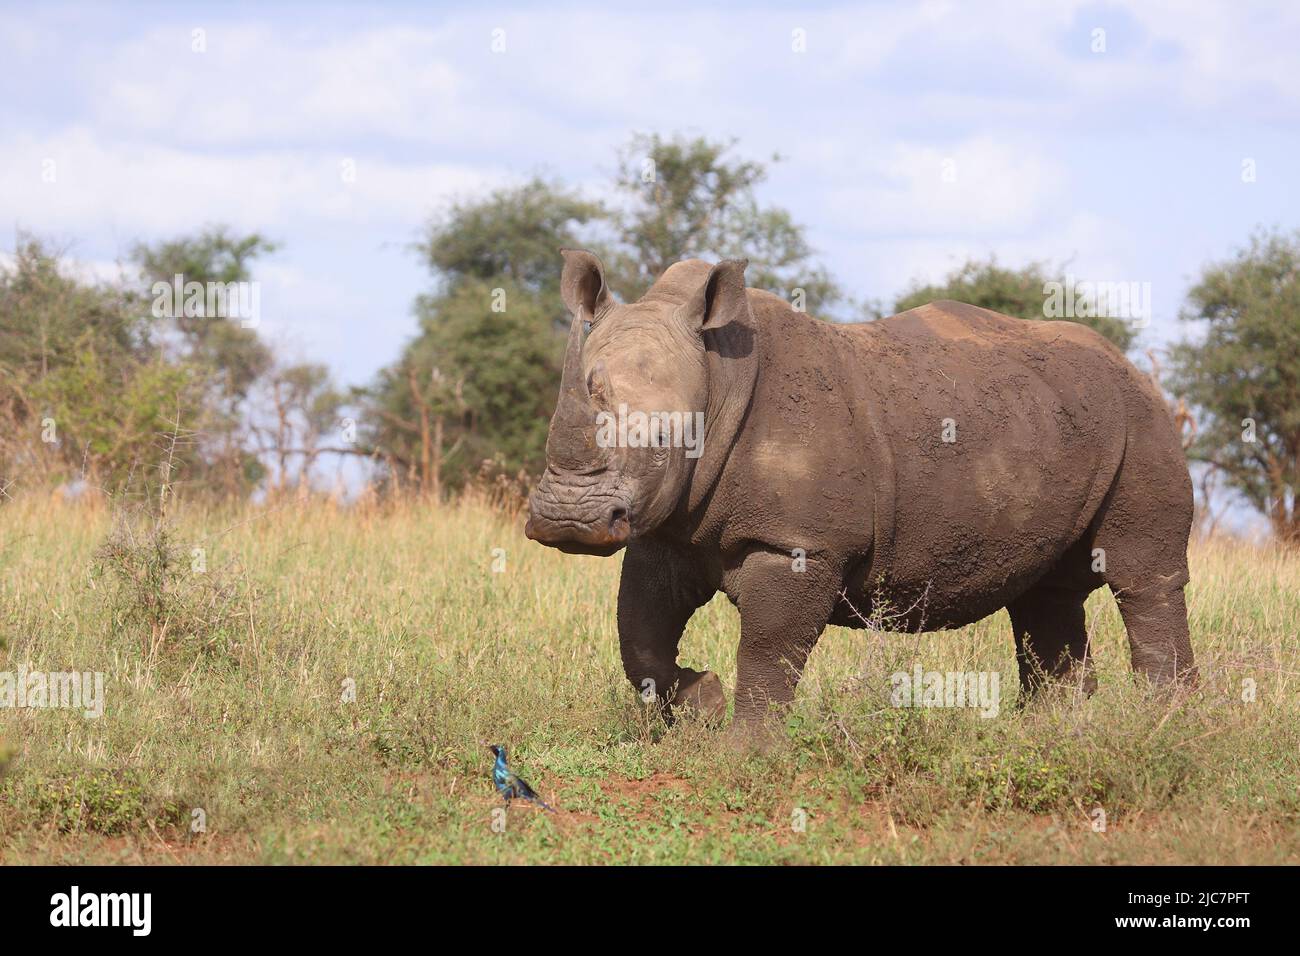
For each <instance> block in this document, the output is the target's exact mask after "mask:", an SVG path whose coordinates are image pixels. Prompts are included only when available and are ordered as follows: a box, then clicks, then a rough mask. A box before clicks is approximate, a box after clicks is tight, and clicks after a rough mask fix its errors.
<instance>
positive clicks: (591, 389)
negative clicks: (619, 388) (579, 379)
mask: <svg viewBox="0 0 1300 956" xmlns="http://www.w3.org/2000/svg"><path fill="white" fill-rule="evenodd" d="M587 394H588V395H590V396H591V397H592V398H595V399H603V398H604V397H605V385H604V383H602V382H601V381H600V380H599V379H597V378H596V372H595V370H594V369H593V370H592V372H591V374H590V375H588V376H587Z"/></svg>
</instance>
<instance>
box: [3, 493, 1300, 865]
mask: <svg viewBox="0 0 1300 956" xmlns="http://www.w3.org/2000/svg"><path fill="white" fill-rule="evenodd" d="M521 523H522V522H521V521H520V520H519V519H518V518H510V517H507V516H503V515H501V514H500V513H498V512H495V511H493V510H491V509H490V508H488V507H487V506H485V505H483V504H481V503H475V502H465V503H461V504H458V505H446V506H442V507H431V506H424V505H417V504H406V505H399V506H393V507H389V508H379V507H369V508H357V509H352V510H335V509H333V508H331V507H329V506H328V505H326V504H322V503H310V504H307V505H303V506H298V505H293V506H289V507H285V508H282V509H279V510H258V509H252V508H250V509H247V510H244V511H240V512H226V513H223V512H206V511H201V510H198V509H191V510H185V509H181V511H180V512H179V514H178V515H177V516H176V519H175V521H174V523H173V524H172V525H171V526H170V528H169V533H170V542H169V543H164V545H163V546H162V547H154V543H155V542H154V539H153V538H152V537H151V536H150V535H148V534H147V533H146V532H141V533H137V534H136V535H134V536H132V535H127V534H126V533H125V532H124V528H125V527H127V526H121V525H120V526H119V527H118V529H117V530H116V531H114V527H113V526H114V522H113V520H112V516H111V515H110V514H109V512H108V510H107V509H106V508H103V507H97V506H94V505H88V504H75V503H62V502H58V501H53V500H51V501H45V500H36V499H22V500H19V501H17V502H12V503H9V504H6V505H4V506H2V507H0V638H3V643H5V644H7V648H6V650H4V651H0V670H10V671H16V670H17V669H18V668H19V667H20V666H24V665H25V666H27V667H28V668H29V669H32V670H46V671H61V670H72V669H75V670H79V671H103V672H104V674H105V686H106V697H107V702H106V711H105V714H104V716H103V717H102V718H101V719H99V720H88V719H85V718H84V717H83V716H81V715H80V713H72V712H68V711H61V710H36V709H21V710H20V709H3V708H0V740H4V741H7V744H8V746H9V747H10V748H11V749H12V751H13V759H12V761H11V762H10V764H9V766H8V770H7V773H6V774H5V775H4V777H3V778H2V779H0V861H2V862H4V863H23V862H30V863H45V862H115V861H122V862H171V861H176V862H194V863H200V862H204V863H206V862H231V863H243V862H270V863H288V862H319V863H353V862H360V863H523V862H532V863H604V862H619V863H713V862H729V863H822V862H825V863H952V862H966V863H1056V862H1085V863H1157V862H1158V863H1215V862H1221V863H1247V862H1250V863H1271V862H1295V861H1296V860H1297V859H1300V826H1298V825H1297V824H1298V823H1300V720H1298V719H1297V718H1298V717H1300V714H1298V713H1297V711H1298V710H1300V703H1298V698H1297V692H1298V691H1300V680H1298V679H1300V646H1298V645H1300V642H1298V641H1297V625H1298V624H1300V558H1296V557H1290V556H1287V555H1285V554H1284V553H1281V552H1276V551H1260V550H1254V549H1251V548H1247V547H1244V546H1238V545H1234V544H1231V543H1224V542H1216V543H1211V544H1201V545H1198V546H1196V548H1195V549H1194V551H1193V554H1192V558H1193V572H1192V585H1191V589H1190V605H1191V613H1192V632H1193V644H1194V647H1195V649H1196V652H1197V654H1198V662H1199V664H1200V667H1201V674H1202V683H1201V687H1200V689H1199V690H1198V691H1196V692H1195V693H1194V694H1192V695H1191V696H1189V697H1185V698H1175V699H1168V698H1165V699H1161V698H1154V697H1151V696H1148V695H1146V694H1144V693H1143V692H1141V691H1140V690H1139V689H1138V688H1137V687H1136V686H1135V685H1134V682H1133V680H1132V677H1131V675H1130V672H1129V665H1128V653H1127V648H1126V644H1125V639H1124V635H1123V629H1122V627H1121V625H1120V621H1119V616H1118V614H1117V612H1116V609H1115V606H1114V603H1113V601H1112V600H1111V598H1110V597H1109V595H1108V594H1106V593H1105V592H1098V593H1097V594H1095V595H1094V596H1093V598H1092V599H1091V602H1090V605H1089V610H1090V625H1091V626H1092V628H1093V629H1094V638H1093V641H1094V649H1095V651H1094V653H1095V657H1096V661H1097V666H1098V672H1099V678H1100V688H1099V690H1098V692H1097V694H1096V695H1094V696H1093V697H1091V698H1089V699H1084V700H1078V699H1074V698H1073V697H1072V696H1071V695H1069V694H1061V695H1059V696H1058V697H1057V698H1056V699H1054V700H1051V701H1048V702H1045V703H1043V704H1041V705H1037V706H1035V707H1033V708H1031V709H1029V710H1028V711H1026V712H1018V711H1016V710H1015V709H1014V708H1013V707H1012V706H1011V705H1010V700H1009V698H1011V697H1012V696H1013V695H1014V683H1015V663H1014V660H1013V656H1012V643H1011V636H1010V631H1009V625H1008V622H1007V620H1006V617H1005V615H1003V614H999V615H997V616H995V617H993V618H990V619H989V620H986V621H983V622H980V623H979V624H977V625H974V626H971V627H967V628H964V629H962V630H959V631H950V632H944V633H938V634H933V635H924V636H920V637H918V636H915V635H882V634H867V633H863V632H852V631H846V630H841V629H838V628H831V629H829V630H828V631H827V633H826V635H825V636H824V637H823V638H822V641H821V644H820V645H819V647H818V649H817V651H816V652H815V654H814V656H813V659H812V661H811V663H810V667H809V671H808V674H807V676H806V677H805V679H804V682H803V684H802V685H801V687H800V692H799V697H798V701H797V704H796V707H795V709H794V710H793V712H792V713H791V714H790V716H789V719H788V721H787V724H786V729H787V738H788V739H787V740H786V741H784V742H783V744H782V745H781V746H779V747H778V748H777V749H776V750H775V751H774V752H773V753H771V754H769V755H766V756H763V757H741V756H736V755H734V754H732V753H730V752H728V751H727V750H725V749H724V748H723V746H722V744H721V741H720V740H719V737H718V734H717V732H716V731H714V730H711V729H709V728H707V727H703V726H699V725H694V724H691V723H689V722H684V723H681V724H678V725H676V726H674V727H672V728H671V729H669V728H665V727H664V726H663V725H662V724H661V723H660V722H658V721H657V720H656V719H652V718H651V717H650V716H648V715H647V713H646V712H645V711H644V709H643V708H642V707H641V706H640V705H639V703H638V701H637V699H636V697H635V696H634V694H633V693H632V691H631V688H630V686H629V685H627V684H626V683H625V681H624V679H623V676H622V673H621V668H620V665H619V658H618V649H617V640H616V636H615V624H614V611H615V591H616V585H617V575H618V560H617V559H605V560H602V559H597V558H581V557H567V556H564V555H561V554H558V553H556V552H553V551H548V550H545V549H543V548H541V547H539V546H537V545H534V544H532V543H531V542H528V541H526V540H525V539H524V538H523V535H522V533H521V530H520V529H521ZM196 546H201V547H203V548H204V549H205V555H204V557H205V560H206V566H207V570H206V571H205V572H204V573H202V574H195V573H192V572H191V570H190V566H191V560H192V555H191V549H192V548H194V547H196ZM496 548H502V549H504V551H505V569H504V571H501V572H500V573H494V572H493V570H492V565H493V560H494V554H493V550H494V549H496ZM737 637H738V619H737V617H736V613H735V611H734V610H733V609H732V608H731V606H730V605H729V604H728V603H727V602H726V601H725V600H722V599H718V600H715V601H714V602H713V603H712V604H710V605H709V606H708V607H706V608H704V609H702V611H701V612H700V613H699V614H697V615H696V617H695V619H694V620H693V621H692V622H691V625H690V628H689V630H688V632H687V635H686V637H685V639H684V641H683V655H682V657H683V663H686V664H689V665H692V666H695V667H704V666H708V667H710V668H711V669H714V670H716V671H718V673H719V674H720V676H721V677H722V678H723V681H724V683H727V684H728V685H729V686H731V685H732V684H733V682H734V671H735V663H734V656H735V647H736V641H737ZM918 660H919V661H920V662H922V663H923V665H924V666H925V667H926V669H932V670H962V671H967V670H997V671H999V672H1000V673H1001V676H1002V685H1003V691H1004V695H1005V697H1006V698H1008V699H1006V700H1004V703H1003V707H1002V711H1001V714H1000V715H999V716H998V717H996V718H994V719H989V720H985V719H981V718H980V717H979V716H978V715H977V714H976V713H974V712H973V711H969V710H945V709H928V710H926V709H896V708H892V707H890V706H889V703H888V675H889V674H890V673H892V672H893V671H895V670H898V669H908V670H910V668H911V667H912V665H913V663H914V662H916V661H918ZM1247 678H1250V679H1253V680H1254V682H1255V685H1256V697H1255V700H1254V701H1253V702H1246V701H1243V699H1242V696H1243V681H1244V680H1245V679H1247ZM348 681H351V682H355V690H356V697H355V701H347V700H344V699H343V698H344V696H345V695H344V689H345V687H346V686H350V685H349V684H345V682H348ZM490 742H500V743H505V744H507V745H508V746H509V747H510V748H511V756H512V761H511V762H512V764H513V765H514V767H515V768H516V769H517V770H518V771H519V772H520V773H522V774H523V775H524V776H525V777H527V778H528V779H529V780H530V781H531V782H532V783H533V784H534V786H536V787H537V788H538V789H539V790H540V791H541V792H542V793H543V795H544V796H545V797H546V798H547V799H548V800H549V801H550V802H551V803H553V804H554V805H555V806H557V807H558V808H559V812H558V813H556V814H554V815H551V814H543V813H539V812H535V811H533V810H531V809H529V808H523V807H516V808H513V809H511V810H510V811H509V814H508V816H507V819H506V825H505V828H504V832H496V831H495V830H494V828H493V819H494V818H493V811H494V810H495V809H496V808H497V807H499V802H498V801H497V799H496V797H495V794H494V792H493V790H492V787H491V783H490V780H489V768H490V761H491V756H490V754H489V753H488V752H487V749H486V744H487V743H490ZM3 746H4V745H0V748H2V747H3ZM1097 808H1101V809H1102V810H1104V812H1105V818H1106V828H1105V832H1096V831H1095V830H1094V826H1093V822H1094V814H1095V811H1096V810H1097ZM196 810H197V811H201V816H202V818H203V819H204V820H205V822H206V828H205V830H204V831H203V832H198V833H196V832H193V830H192V826H191V824H192V821H194V820H195V811H196ZM804 815H806V817H804ZM800 817H804V818H805V819H806V826H804V827H803V828H802V831H800V830H799V829H798V828H796V827H795V826H794V825H793V824H794V823H796V822H797V820H798V818H800Z"/></svg>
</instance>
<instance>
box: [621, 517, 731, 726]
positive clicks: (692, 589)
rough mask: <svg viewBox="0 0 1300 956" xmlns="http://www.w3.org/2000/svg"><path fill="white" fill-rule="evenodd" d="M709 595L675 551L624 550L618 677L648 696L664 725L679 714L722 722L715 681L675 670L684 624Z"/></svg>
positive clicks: (637, 545)
mask: <svg viewBox="0 0 1300 956" xmlns="http://www.w3.org/2000/svg"><path fill="white" fill-rule="evenodd" d="M715 590H716V589H715V588H714V587H713V586H712V585H711V584H710V583H709V582H708V581H707V579H706V578H705V576H704V575H702V574H700V573H699V571H698V569H697V567H696V565H695V563H694V562H693V561H691V560H690V558H689V557H688V556H687V555H685V554H683V553H682V552H680V551H679V550H677V549H676V548H673V547H671V546H670V545H666V544H662V543H660V542H656V541H647V540H642V541H636V542H633V543H632V544H631V545H629V546H628V549H627V553H626V554H625V556H624V558H623V576H622V579H621V580H620V582H619V588H618V643H619V650H620V651H621V653H622V656H623V672H624V673H625V674H627V679H628V680H629V681H631V682H632V686H633V687H635V688H636V691H637V693H639V694H641V695H642V696H643V697H644V698H645V699H647V700H648V699H649V697H648V696H647V695H649V694H653V695H654V696H655V697H657V698H658V700H659V704H660V706H661V707H662V708H663V713H664V716H665V718H667V719H669V720H671V719H672V716H673V712H674V711H679V712H680V711H682V710H694V711H696V712H697V713H699V714H701V715H702V716H703V717H705V719H707V720H710V721H721V720H722V718H723V717H725V716H726V713H727V698H726V695H725V694H724V693H723V690H722V682H721V681H719V680H718V677H717V675H716V674H714V673H713V672H712V671H697V670H692V669H691V668H689V667H679V666H678V665H677V645H678V644H679V643H680V642H681V639H682V631H684V630H685V629H686V622H687V621H689V620H690V619H691V615H692V614H694V613H695V610H696V608H699V607H700V606H702V605H703V604H705V603H707V602H708V600H709V599H710V598H711V597H712V596H713V594H714V592H715Z"/></svg>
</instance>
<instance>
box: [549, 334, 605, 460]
mask: <svg viewBox="0 0 1300 956" xmlns="http://www.w3.org/2000/svg"><path fill="white" fill-rule="evenodd" d="M584 312H585V310H584V309H582V308H579V310H578V311H576V312H575V313H574V314H573V321H572V322H571V323H570V325H569V342H568V345H567V346H566V347H565V351H564V372H563V374H562V375H561V377H560V400H559V402H558V403H556V408H555V414H554V415H553V416H552V417H551V427H550V430H549V431H548V432H547V433H546V461H547V463H548V464H549V465H550V466H551V467H552V468H555V469H557V470H561V471H577V472H586V471H594V470H596V469H597V468H598V467H599V466H600V465H601V463H602V462H603V461H604V452H603V450H602V449H599V448H597V447H596V407H595V405H593V404H592V401H591V396H590V394H588V392H587V382H586V379H585V378H583V375H582V323H583V321H584V318H583V316H584Z"/></svg>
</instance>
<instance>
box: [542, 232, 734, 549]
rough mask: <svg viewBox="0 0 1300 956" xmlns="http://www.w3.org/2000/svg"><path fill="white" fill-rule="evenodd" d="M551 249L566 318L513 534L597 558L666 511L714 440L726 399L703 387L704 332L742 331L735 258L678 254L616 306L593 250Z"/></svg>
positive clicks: (706, 356)
mask: <svg viewBox="0 0 1300 956" xmlns="http://www.w3.org/2000/svg"><path fill="white" fill-rule="evenodd" d="M563 256H564V273H563V276H562V278H561V281H560V288H561V294H562V296H563V299H564V303H565V305H566V306H567V307H568V309H569V312H570V313H571V314H572V321H571V324H570V327H569V339H568V346H567V350H566V352H565V356H564V373H563V376H562V379H561V383H560V398H559V402H558V404H557V406H556V409H555V414H554V416H553V417H552V418H551V427H550V431H549V433H548V435H547V440H546V473H545V474H544V475H543V476H542V479H541V481H540V482H539V483H538V485H537V487H536V489H535V490H534V491H533V493H532V495H531V497H530V498H529V509H530V517H529V519H528V525H527V527H526V528H525V533H526V534H527V535H528V537H530V538H532V539H533V540H535V541H539V542H541V543H542V544H546V545H549V546H551V547H555V548H559V549H560V550H562V551H567V552H570V553H578V554H600V555H609V554H613V553H615V552H616V551H618V549H619V548H622V547H623V546H624V545H626V544H627V543H628V542H629V541H630V540H631V539H633V538H634V537H637V536H638V535H643V534H646V533H647V532H649V531H652V530H653V529H655V528H657V527H659V526H660V525H661V524H662V523H663V522H664V521H666V520H667V519H668V517H669V516H670V515H672V514H673V512H674V511H675V510H677V508H678V506H679V505H680V504H681V503H682V502H683V500H684V496H685V494H686V491H687V488H688V486H689V485H690V483H691V479H692V476H693V474H694V473H695V471H696V469H697V467H698V463H699V462H700V460H701V457H702V456H703V455H705V454H706V452H705V449H704V445H705V442H706V439H709V438H714V439H718V438H719V435H718V430H717V429H716V428H714V427H713V426H714V423H713V422H711V421H710V417H711V416H718V415H720V414H722V415H723V416H724V417H725V412H726V408H725V404H724V403H720V402H719V401H717V396H716V395H715V396H712V397H711V395H710V374H709V369H710V357H709V349H708V347H706V344H705V340H704V333H705V331H706V330H712V329H718V328H720V327H722V326H724V325H726V324H727V323H729V322H733V321H736V322H737V324H740V323H742V322H743V323H746V325H745V327H746V329H748V324H747V321H748V317H749V315H750V313H749V306H748V303H747V299H746V294H745V263H744V262H743V261H741V260H727V261H725V262H721V263H719V264H718V265H716V266H712V267H710V265H709V264H708V263H706V262H702V261H700V260H698V259H691V260H686V261H683V262H678V263H676V264H674V265H673V266H671V267H670V268H669V269H668V270H667V271H666V272H665V273H664V274H663V275H662V276H661V277H660V278H659V280H658V281H657V282H656V283H655V284H654V285H653V286H652V287H651V288H650V289H649V291H647V292H646V294H645V295H644V296H642V297H641V299H639V300H638V301H636V302H634V303H630V304H627V305H623V304H620V303H618V302H616V301H615V300H614V298H613V296H612V295H611V294H610V292H609V289H608V287H607V286H606V285H605V275H604V269H603V268H602V266H601V264H600V260H599V259H597V258H596V257H595V256H593V255H592V254H591V253H589V252H582V251H577V250H568V249H566V250H563ZM587 322H590V323H591V333H590V335H588V336H587V339H586V342H585V343H584V342H583V326H584V324H585V323H587ZM714 384H715V386H716V385H717V383H714ZM730 437H731V436H730V435H726V436H725V438H726V439H728V440H729V439H730Z"/></svg>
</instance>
